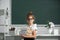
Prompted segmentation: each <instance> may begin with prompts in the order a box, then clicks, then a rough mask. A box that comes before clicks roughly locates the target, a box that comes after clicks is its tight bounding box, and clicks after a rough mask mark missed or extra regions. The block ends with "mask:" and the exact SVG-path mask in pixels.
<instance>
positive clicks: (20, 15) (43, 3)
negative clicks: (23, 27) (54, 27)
mask: <svg viewBox="0 0 60 40" xmlns="http://www.w3.org/2000/svg"><path fill="white" fill-rule="evenodd" d="M29 11H32V12H33V14H34V15H35V17H36V19H35V22H36V23H37V24H46V23H47V21H52V22H54V23H55V24H60V0H12V24H26V19H25V18H26V15H27V13H28V12H29Z"/></svg>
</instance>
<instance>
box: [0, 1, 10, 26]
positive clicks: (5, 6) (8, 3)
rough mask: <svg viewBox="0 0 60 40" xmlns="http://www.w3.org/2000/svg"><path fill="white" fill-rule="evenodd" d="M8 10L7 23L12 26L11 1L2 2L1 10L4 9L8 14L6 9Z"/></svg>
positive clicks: (0, 2)
mask: <svg viewBox="0 0 60 40" xmlns="http://www.w3.org/2000/svg"><path fill="white" fill-rule="evenodd" d="M7 8H8V19H7V20H6V23H7V24H8V25H10V24H11V0H0V9H4V11H5V13H6V9H7Z"/></svg>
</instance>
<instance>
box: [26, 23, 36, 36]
mask: <svg viewBox="0 0 60 40" xmlns="http://www.w3.org/2000/svg"><path fill="white" fill-rule="evenodd" d="M34 30H36V32H37V24H33V25H31V26H27V29H26V32H25V33H26V34H27V35H28V34H30V35H32V31H34Z"/></svg>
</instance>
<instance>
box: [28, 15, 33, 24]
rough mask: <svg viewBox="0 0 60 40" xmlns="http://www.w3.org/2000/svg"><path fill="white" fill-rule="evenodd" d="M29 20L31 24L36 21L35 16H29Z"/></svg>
mask: <svg viewBox="0 0 60 40" xmlns="http://www.w3.org/2000/svg"><path fill="white" fill-rule="evenodd" d="M27 22H28V23H29V24H32V23H33V22H34V18H33V17H32V16H29V17H28V19H27Z"/></svg>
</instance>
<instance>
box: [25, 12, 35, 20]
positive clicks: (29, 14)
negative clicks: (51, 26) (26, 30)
mask: <svg viewBox="0 0 60 40" xmlns="http://www.w3.org/2000/svg"><path fill="white" fill-rule="evenodd" d="M29 16H32V18H33V19H35V17H34V15H33V14H32V11H30V12H29V13H28V14H27V17H26V19H29Z"/></svg>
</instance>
